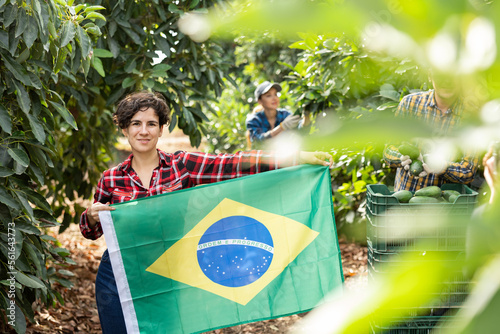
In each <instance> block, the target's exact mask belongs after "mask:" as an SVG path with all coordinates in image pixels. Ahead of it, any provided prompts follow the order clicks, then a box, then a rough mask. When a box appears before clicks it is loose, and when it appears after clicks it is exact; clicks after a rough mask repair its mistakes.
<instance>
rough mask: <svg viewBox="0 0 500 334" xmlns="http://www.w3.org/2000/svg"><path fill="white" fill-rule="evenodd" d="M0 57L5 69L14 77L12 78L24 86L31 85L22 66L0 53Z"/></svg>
mask: <svg viewBox="0 0 500 334" xmlns="http://www.w3.org/2000/svg"><path fill="white" fill-rule="evenodd" d="M0 55H1V56H2V59H3V60H4V64H5V67H7V69H8V70H9V71H10V73H11V74H12V75H13V76H14V78H16V79H17V80H19V81H21V82H22V83H23V84H24V85H26V86H29V85H31V80H30V77H29V75H28V72H27V71H26V69H25V68H24V67H23V66H22V65H20V64H19V63H17V62H16V61H15V60H14V59H13V58H12V57H11V56H9V55H7V54H3V52H0Z"/></svg>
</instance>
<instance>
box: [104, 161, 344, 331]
mask: <svg viewBox="0 0 500 334" xmlns="http://www.w3.org/2000/svg"><path fill="white" fill-rule="evenodd" d="M115 207H116V210H115V211H103V212H101V222H102V225H103V229H104V235H105V238H106V243H107V246H108V250H109V254H110V258H111V264H112V266H113V272H114V273H115V277H116V281H117V286H118V291H119V294H120V301H121V304H122V307H123V313H124V316H125V320H126V325H127V330H128V332H129V333H152V334H157V333H199V332H204V331H208V330H212V329H216V328H222V327H228V326H233V325H238V324H242V323H247V322H252V321H259V320H264V319H271V318H277V317H282V316H286V315H290V314H295V313H300V312H305V311H308V310H310V309H312V308H313V307H315V306H316V305H317V304H318V303H319V302H320V301H321V299H322V298H323V297H324V296H325V294H326V293H328V292H329V291H330V290H332V289H333V288H335V287H338V286H341V285H342V283H343V275H342V264H341V260H340V249H339V245H338V240H337V234H336V230H335V222H334V215H333V203H332V196H331V183H330V174H329V170H328V168H327V167H323V166H311V165H302V166H296V167H290V168H285V169H279V170H275V171H270V172H265V173H261V174H256V175H252V176H246V177H242V178H238V179H233V180H228V181H224V182H219V183H214V184H210V185H204V186H199V187H195V188H190V189H185V190H180V191H176V192H172V193H168V194H163V195H158V196H152V197H147V198H142V199H138V200H133V201H129V202H124V203H120V204H116V205H115Z"/></svg>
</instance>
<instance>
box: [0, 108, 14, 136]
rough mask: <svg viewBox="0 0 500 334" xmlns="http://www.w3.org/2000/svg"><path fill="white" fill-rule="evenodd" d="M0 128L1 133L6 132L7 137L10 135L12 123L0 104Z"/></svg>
mask: <svg viewBox="0 0 500 334" xmlns="http://www.w3.org/2000/svg"><path fill="white" fill-rule="evenodd" d="M0 127H1V128H2V130H3V131H5V132H7V133H8V134H9V135H11V134H12V121H11V119H10V114H9V112H8V111H7V109H5V107H4V106H3V104H1V103H0Z"/></svg>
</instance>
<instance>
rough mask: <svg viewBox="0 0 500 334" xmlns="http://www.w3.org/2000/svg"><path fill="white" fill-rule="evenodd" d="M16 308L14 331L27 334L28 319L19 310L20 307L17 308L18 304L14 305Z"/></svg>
mask: <svg viewBox="0 0 500 334" xmlns="http://www.w3.org/2000/svg"><path fill="white" fill-rule="evenodd" d="M14 306H15V309H16V316H15V322H14V329H15V330H16V332H17V333H18V334H24V333H26V317H25V316H24V313H23V311H22V310H21V309H20V308H19V306H17V304H14Z"/></svg>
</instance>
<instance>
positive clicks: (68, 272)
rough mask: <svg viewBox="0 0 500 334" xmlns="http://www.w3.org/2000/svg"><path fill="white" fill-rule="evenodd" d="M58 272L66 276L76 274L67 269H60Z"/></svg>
mask: <svg viewBox="0 0 500 334" xmlns="http://www.w3.org/2000/svg"><path fill="white" fill-rule="evenodd" d="M57 272H58V273H59V274H61V275H64V276H71V277H73V276H75V274H74V273H73V272H71V271H69V270H65V269H59V270H58V271H57Z"/></svg>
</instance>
